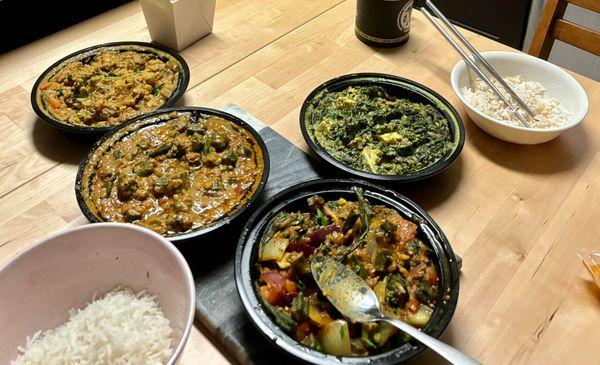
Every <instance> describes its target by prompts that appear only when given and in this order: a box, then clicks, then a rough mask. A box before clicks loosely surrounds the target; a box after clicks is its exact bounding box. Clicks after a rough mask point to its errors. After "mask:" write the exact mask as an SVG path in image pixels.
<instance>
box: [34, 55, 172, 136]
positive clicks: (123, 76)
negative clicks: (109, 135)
mask: <svg viewBox="0 0 600 365" xmlns="http://www.w3.org/2000/svg"><path fill="white" fill-rule="evenodd" d="M181 70H182V67H181V64H180V63H179V61H177V59H175V58H174V57H173V56H171V55H170V54H168V53H166V52H159V51H157V50H152V51H150V50H147V51H142V50H139V51H138V50H120V49H106V50H102V51H99V52H98V53H93V54H91V55H89V56H86V57H84V58H81V59H78V60H73V61H67V63H66V64H65V65H63V66H61V68H60V69H59V70H58V71H57V72H55V73H53V74H50V75H49V76H48V77H46V78H45V79H44V80H42V82H40V84H39V86H38V91H37V103H38V106H39V107H40V108H41V109H42V110H43V111H44V112H45V113H46V114H48V115H49V116H51V117H53V118H54V119H57V120H59V121H61V122H63V123H66V124H70V125H76V126H84V127H85V126H88V127H110V126H116V125H119V124H121V123H123V122H125V121H127V120H129V119H131V118H134V117H136V116H138V115H140V114H142V113H146V112H150V111H154V110H157V109H159V108H160V107H162V106H163V105H164V104H165V102H166V101H167V100H169V98H170V97H171V95H172V94H173V93H174V91H175V89H176V88H177V86H178V83H179V73H180V72H181Z"/></svg>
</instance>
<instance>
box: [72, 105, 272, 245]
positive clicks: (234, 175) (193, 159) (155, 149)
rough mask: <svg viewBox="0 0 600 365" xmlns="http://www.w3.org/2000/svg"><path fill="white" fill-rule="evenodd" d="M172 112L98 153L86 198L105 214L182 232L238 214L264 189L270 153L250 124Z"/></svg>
mask: <svg viewBox="0 0 600 365" xmlns="http://www.w3.org/2000/svg"><path fill="white" fill-rule="evenodd" d="M169 117H170V118H171V119H169V120H168V121H166V122H162V123H157V124H150V125H148V126H145V127H143V128H141V129H139V130H135V131H134V132H133V133H131V134H129V135H127V136H126V137H125V138H123V139H121V140H118V141H116V142H115V143H110V148H109V149H105V150H103V151H102V149H100V151H102V152H96V153H97V154H99V155H93V156H92V157H91V159H90V162H89V163H88V165H87V167H86V169H85V170H84V177H83V186H84V188H83V196H84V199H85V200H86V203H87V205H88V207H89V208H90V209H91V210H92V212H93V213H94V214H95V215H96V216H97V217H98V218H99V219H100V220H103V221H113V222H130V223H136V224H139V225H141V226H144V227H146V228H150V229H152V230H154V231H155V232H158V233H160V234H163V235H166V236H172V235H178V234H182V233H186V232H190V231H194V230H197V229H200V228H204V227H207V226H210V225H211V224H213V223H215V222H217V221H219V220H220V219H222V218H224V217H226V216H229V215H231V214H233V213H234V212H235V211H237V210H238V209H239V208H240V207H241V206H242V205H243V204H244V203H246V202H247V201H248V200H249V199H250V198H251V196H252V195H253V194H254V192H255V191H256V190H257V188H258V186H259V184H260V181H261V177H262V175H263V173H264V159H263V155H262V150H261V148H260V145H259V144H258V143H257V142H256V140H255V139H254V137H253V136H252V134H251V133H250V132H249V131H248V130H246V129H244V128H242V127H241V126H239V125H237V124H235V123H233V122H231V121H228V120H225V119H223V118H220V117H217V116H209V115H202V114H195V113H190V112H172V113H170V114H169ZM142 122H143V120H142ZM135 124H136V123H134V125H130V126H131V127H132V128H135V127H136V126H135ZM130 126H127V127H125V128H124V129H125V131H126V130H127V128H128V127H130ZM109 141H110V140H109Z"/></svg>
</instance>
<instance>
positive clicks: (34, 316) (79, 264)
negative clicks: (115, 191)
mask: <svg viewBox="0 0 600 365" xmlns="http://www.w3.org/2000/svg"><path fill="white" fill-rule="evenodd" d="M119 284H120V285H122V286H126V287H129V288H131V289H133V290H134V291H139V290H142V289H147V291H148V292H149V293H151V294H154V295H156V296H157V297H158V301H159V302H160V305H161V307H162V310H163V311H164V313H165V315H166V317H167V318H168V319H169V321H170V322H171V327H172V328H173V337H172V346H173V347H174V348H175V351H174V352H173V354H172V356H171V357H170V359H169V362H168V364H174V363H175V362H176V360H177V359H178V357H179V355H180V354H181V351H182V350H183V347H184V345H185V342H186V341H187V338H188V336H189V334H190V330H191V327H192V325H193V318H194V296H195V295H194V293H195V291H194V280H193V277H192V273H191V271H190V268H189V266H188V265H187V263H186V261H185V259H184V258H183V256H182V255H181V253H179V251H178V250H177V248H175V246H173V244H172V243H170V242H169V241H167V240H165V239H164V238H162V237H161V236H160V235H158V234H156V233H154V232H152V231H150V230H147V229H145V228H141V227H138V226H134V225H130V224H121V223H96V224H89V225H85V226H82V227H78V228H75V229H70V230H66V231H63V232H60V233H58V234H55V235H53V236H51V237H48V238H46V239H45V240H43V241H41V242H39V243H38V244H36V245H35V246H33V247H32V248H30V249H28V250H26V251H25V252H23V253H21V254H20V255H18V256H17V257H15V258H14V259H13V260H11V261H10V262H8V263H7V264H6V265H5V266H4V267H2V268H1V269H0V364H9V363H10V361H11V360H14V359H15V358H16V356H17V346H19V345H24V344H25V340H26V337H27V336H30V335H32V334H33V333H34V332H36V331H38V330H45V329H48V328H54V327H56V326H58V325H60V324H61V323H63V322H65V321H66V320H67V319H68V310H69V309H70V308H73V307H78V308H81V307H84V306H85V304H86V303H87V302H89V301H90V299H91V298H92V295H93V294H94V292H95V291H98V293H100V294H102V293H104V292H106V291H109V290H110V289H112V288H114V287H115V286H116V285H119Z"/></svg>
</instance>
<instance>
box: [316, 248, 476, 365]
mask: <svg viewBox="0 0 600 365" xmlns="http://www.w3.org/2000/svg"><path fill="white" fill-rule="evenodd" d="M311 271H312V274H313V277H314V278H315V281H316V282H317V284H318V285H319V288H320V289H321V291H322V293H323V295H325V297H327V299H329V301H330V302H331V304H333V306H334V307H336V308H337V310H338V311H340V313H342V314H343V315H344V316H346V317H348V318H349V319H350V320H351V321H352V322H377V321H383V322H387V323H389V324H391V325H393V326H395V327H396V328H398V329H400V330H402V331H404V332H406V333H408V334H409V335H411V336H412V337H413V338H415V339H417V340H418V341H420V342H421V343H422V344H424V345H425V346H427V347H429V348H430V349H432V350H433V351H435V352H437V353H438V354H440V355H441V356H442V357H444V358H445V359H446V360H448V361H450V362H451V363H453V364H460V365H463V364H465V365H476V364H477V365H481V363H480V362H478V361H476V360H474V359H473V358H471V357H470V356H469V355H467V354H465V353H463V352H460V351H459V350H457V349H455V348H454V347H452V346H449V345H447V344H445V343H443V342H441V341H439V340H437V339H435V338H433V337H431V336H429V335H427V334H425V333H424V332H421V331H419V330H418V329H416V328H414V327H412V326H411V325H409V324H406V323H404V322H402V321H399V320H397V319H393V318H389V317H386V316H385V315H384V314H383V313H382V311H381V308H380V306H379V301H378V300H377V296H376V295H375V293H374V292H373V290H372V289H371V287H369V285H368V284H367V283H366V282H365V281H364V280H363V279H361V278H360V276H358V275H356V274H355V273H354V272H353V271H352V270H350V269H348V268H346V266H344V265H343V264H341V263H340V262H338V261H336V260H333V259H331V258H328V257H319V258H315V259H313V261H312V263H311Z"/></svg>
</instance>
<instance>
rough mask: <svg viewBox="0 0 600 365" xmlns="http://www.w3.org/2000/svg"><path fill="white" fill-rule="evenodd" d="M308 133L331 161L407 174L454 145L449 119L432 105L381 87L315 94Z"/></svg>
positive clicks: (443, 154)
mask: <svg viewBox="0 0 600 365" xmlns="http://www.w3.org/2000/svg"><path fill="white" fill-rule="evenodd" d="M316 100H317V101H318V104H317V103H315V107H314V109H313V111H312V124H310V125H309V129H310V132H311V133H312V135H313V136H314V139H316V142H317V143H318V144H320V145H321V147H323V148H324V149H325V151H326V152H327V153H329V154H330V155H331V156H332V157H333V158H335V159H336V160H338V161H340V162H341V163H343V164H345V165H348V166H350V167H352V168H355V169H357V170H361V171H365V172H369V173H374V174H381V175H408V174H412V173H415V172H418V171H420V170H423V169H425V168H427V167H429V166H431V165H433V164H434V163H436V162H437V161H439V160H441V159H442V158H443V157H444V156H445V155H446V154H447V153H448V152H449V151H450V150H451V149H452V147H453V145H454V144H453V142H452V135H451V131H450V128H449V123H448V120H447V119H446V118H445V117H444V115H443V114H442V113H440V112H439V111H438V110H437V109H436V108H434V107H433V106H431V105H425V104H420V103H415V102H411V101H409V100H406V99H400V98H396V97H394V96H392V95H390V94H388V93H387V92H386V91H385V90H384V89H383V88H382V87H380V86H357V87H349V88H347V89H345V90H343V91H339V92H325V93H323V94H321V95H320V96H317V98H316Z"/></svg>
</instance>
